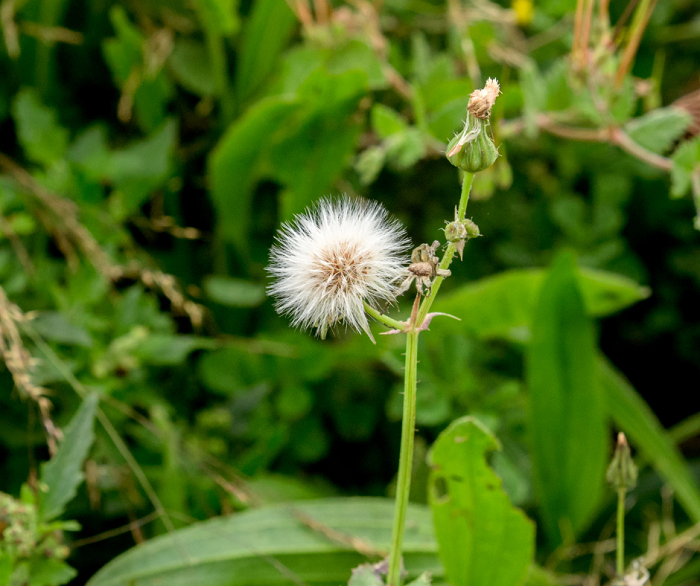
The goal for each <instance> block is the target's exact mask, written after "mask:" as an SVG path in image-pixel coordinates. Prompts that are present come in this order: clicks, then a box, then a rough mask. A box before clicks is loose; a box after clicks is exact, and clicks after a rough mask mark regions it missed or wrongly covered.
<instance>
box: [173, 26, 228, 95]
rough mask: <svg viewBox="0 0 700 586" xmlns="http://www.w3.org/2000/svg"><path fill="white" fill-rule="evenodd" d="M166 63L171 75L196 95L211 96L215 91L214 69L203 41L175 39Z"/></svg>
mask: <svg viewBox="0 0 700 586" xmlns="http://www.w3.org/2000/svg"><path fill="white" fill-rule="evenodd" d="M168 63H169V64H170V69H171V70H172V72H173V75H174V76H175V78H176V79H177V81H178V82H179V83H180V85H182V87H184V88H185V89H186V90H188V91H190V92H192V93H193V94H196V95H198V96H213V95H214V94H215V93H216V82H215V80H214V71H213V68H212V63H211V59H210V57H209V52H208V51H207V47H206V46H205V45H204V43H200V42H199V41H195V40H193V39H177V40H176V41H175V46H174V47H173V52H172V53H171V54H170V57H169V58H168Z"/></svg>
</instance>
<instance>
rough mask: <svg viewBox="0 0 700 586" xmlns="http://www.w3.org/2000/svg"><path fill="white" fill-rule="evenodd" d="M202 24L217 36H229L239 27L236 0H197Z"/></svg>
mask: <svg viewBox="0 0 700 586" xmlns="http://www.w3.org/2000/svg"><path fill="white" fill-rule="evenodd" d="M197 6H198V8H199V13H200V18H201V20H202V25H203V26H204V28H205V29H206V30H207V32H209V34H211V33H214V35H216V36H219V35H222V36H227V37H228V36H231V35H233V34H234V33H236V32H237V31H238V29H239V27H240V24H241V23H240V21H239V19H238V0H197Z"/></svg>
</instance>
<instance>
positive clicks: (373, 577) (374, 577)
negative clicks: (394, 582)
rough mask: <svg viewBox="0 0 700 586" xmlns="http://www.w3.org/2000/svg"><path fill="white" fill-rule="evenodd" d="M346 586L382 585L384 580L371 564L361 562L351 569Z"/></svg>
mask: <svg viewBox="0 0 700 586" xmlns="http://www.w3.org/2000/svg"><path fill="white" fill-rule="evenodd" d="M348 586H384V580H382V575H381V573H380V572H379V570H378V569H377V568H376V567H375V566H374V565H373V564H362V565H360V566H357V567H356V568H353V569H352V575H351V576H350V580H349V581H348Z"/></svg>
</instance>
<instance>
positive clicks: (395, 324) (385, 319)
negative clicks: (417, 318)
mask: <svg viewBox="0 0 700 586" xmlns="http://www.w3.org/2000/svg"><path fill="white" fill-rule="evenodd" d="M365 311H366V312H367V313H368V314H369V315H371V316H372V317H373V318H374V319H376V320H377V321H380V322H382V323H383V324H384V325H385V326H389V327H390V328H394V329H395V330H402V331H403V329H404V328H405V327H406V324H404V323H402V322H400V321H397V320H395V319H391V318H390V317H389V316H387V315H384V314H383V313H379V312H378V311H377V310H376V309H374V307H372V306H371V305H369V304H368V303H367V302H366V301H365Z"/></svg>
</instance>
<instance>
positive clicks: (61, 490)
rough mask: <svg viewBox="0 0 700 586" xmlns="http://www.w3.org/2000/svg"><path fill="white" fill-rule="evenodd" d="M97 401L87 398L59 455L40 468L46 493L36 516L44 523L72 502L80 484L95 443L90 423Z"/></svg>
mask: <svg viewBox="0 0 700 586" xmlns="http://www.w3.org/2000/svg"><path fill="white" fill-rule="evenodd" d="M97 404H98V397H97V395H96V394H90V395H87V396H86V397H85V399H83V402H82V403H81V404H80V407H79V408H78V410H77V411H76V413H75V415H74V416H73V419H71V421H70V423H69V424H68V427H66V429H65V431H64V434H63V440H62V441H61V444H60V446H59V448H58V451H57V452H56V454H55V455H54V457H53V458H51V460H49V461H48V462H45V463H43V464H42V465H41V477H40V481H41V483H42V484H43V485H45V486H46V488H47V492H46V493H44V494H42V495H41V499H40V506H39V513H40V516H41V520H42V521H43V522H44V523H46V522H48V521H51V520H52V519H55V518H56V517H59V516H60V515H61V514H62V513H63V511H64V510H65V507H66V505H67V504H68V503H69V502H70V501H71V500H72V499H73V497H74V496H75V495H76V492H77V490H78V486H79V485H80V483H81V482H82V481H83V478H84V476H83V473H82V468H83V462H84V461H85V458H86V457H87V454H88V451H89V450H90V446H92V442H93V439H94V433H93V422H94V419H95V413H96V411H97Z"/></svg>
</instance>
